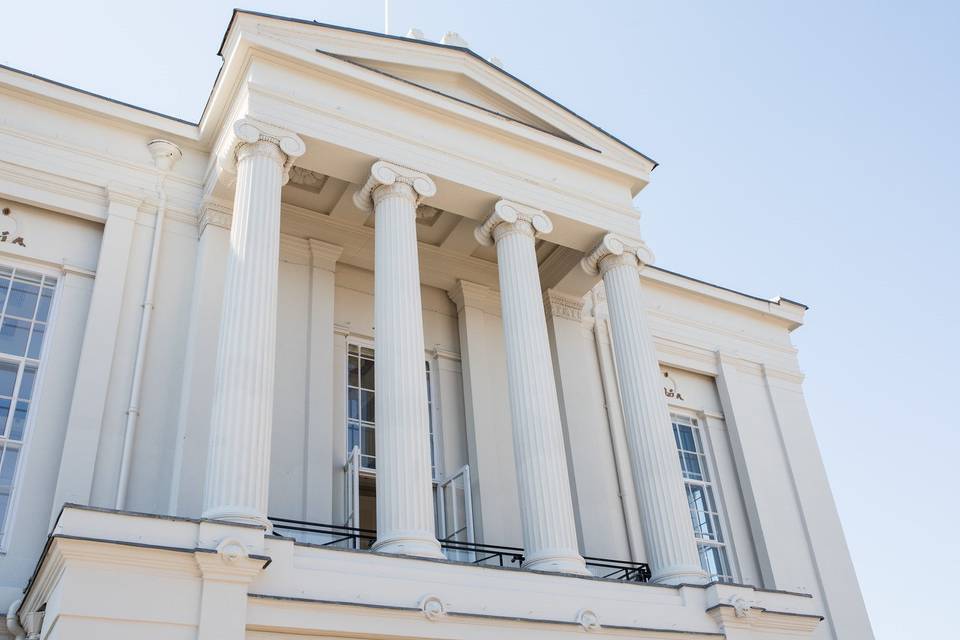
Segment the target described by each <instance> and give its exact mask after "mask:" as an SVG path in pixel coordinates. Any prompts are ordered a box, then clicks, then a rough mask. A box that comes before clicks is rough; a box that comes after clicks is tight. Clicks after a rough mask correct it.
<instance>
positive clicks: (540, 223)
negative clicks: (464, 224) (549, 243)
mask: <svg viewBox="0 0 960 640" xmlns="http://www.w3.org/2000/svg"><path fill="white" fill-rule="evenodd" d="M551 231H553V222H551V221H550V218H548V217H547V214H545V213H544V212H543V211H541V210H540V209H535V208H534V207H531V206H528V205H525V204H520V203H519V202H512V201H510V200H499V201H497V204H495V205H494V206H493V213H491V214H490V217H489V218H487V219H486V220H484V222H483V224H481V225H480V226H479V227H477V228H476V229H474V231H473V235H474V237H475V238H476V239H477V242H479V243H480V244H482V245H484V246H490V245H491V244H493V243H494V242H495V241H497V240H499V239H500V238H502V237H503V236H505V235H507V234H509V233H522V234H524V235H528V236H530V237H531V238H533V237H536V236H537V235H542V234H547V233H550V232H551Z"/></svg>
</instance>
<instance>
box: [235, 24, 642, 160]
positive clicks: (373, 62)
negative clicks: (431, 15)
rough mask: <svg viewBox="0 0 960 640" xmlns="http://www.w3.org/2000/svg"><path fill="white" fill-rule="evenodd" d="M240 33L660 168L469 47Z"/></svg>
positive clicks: (306, 31)
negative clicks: (350, 66) (374, 74)
mask: <svg viewBox="0 0 960 640" xmlns="http://www.w3.org/2000/svg"><path fill="white" fill-rule="evenodd" d="M240 31H243V32H246V33H252V34H255V35H256V36H257V37H258V38H268V39H270V40H273V41H275V42H278V43H280V44H282V45H283V46H293V47H296V48H298V49H300V50H302V51H309V52H310V54H312V55H318V56H331V57H333V58H336V59H338V60H340V61H343V62H348V63H350V64H351V65H354V66H355V67H357V68H362V69H364V70H365V71H364V72H369V73H376V74H378V76H379V77H381V78H389V79H390V81H392V82H397V83H402V85H403V86H406V87H409V86H414V87H417V88H419V89H420V90H422V91H424V92H427V93H428V94H430V95H431V96H434V97H437V96H439V99H440V100H452V101H454V102H455V103H458V104H459V105H469V106H470V107H471V108H473V109H476V110H477V113H478V114H481V117H494V118H498V119H502V120H507V121H510V122H513V123H518V124H520V125H523V126H524V127H529V128H530V129H533V130H536V131H537V132H540V133H538V134H536V135H540V134H547V135H549V136H552V137H553V138H555V139H558V140H563V141H565V142H566V143H572V144H575V145H577V146H579V147H581V148H587V149H591V150H593V151H597V152H599V153H601V154H602V155H603V156H605V157H607V158H609V159H610V160H613V161H616V162H621V163H623V162H626V163H628V164H629V165H633V166H636V167H637V168H638V169H640V170H641V171H642V172H649V171H650V170H652V169H653V168H654V167H655V166H656V162H654V161H653V160H652V159H650V158H649V157H647V156H645V155H644V154H643V153H641V152H639V151H637V150H636V149H634V148H632V147H630V146H629V145H627V144H626V143H624V142H623V141H621V140H619V139H617V138H616V137H614V136H612V135H611V134H609V133H607V132H606V131H604V130H603V129H601V128H599V127H597V126H596V125H594V124H592V123H591V122H589V121H587V120H586V119H584V118H582V117H581V116H579V115H577V114H575V113H573V112H572V111H570V110H569V109H567V108H566V107H564V106H563V105H561V104H559V103H557V102H556V101H554V100H551V99H550V98H549V97H547V96H545V95H544V94H542V93H540V92H538V91H537V90H536V89H534V88H533V87H531V86H530V85H528V84H526V83H524V82H523V81H521V80H519V79H518V78H516V77H514V76H512V75H511V74H510V73H509V72H508V71H506V70H504V69H502V68H501V67H499V66H498V65H495V64H493V63H491V62H488V61H487V60H484V59H483V58H482V57H480V56H479V55H477V54H476V53H474V52H473V51H471V50H470V49H467V48H464V47H459V46H451V45H446V44H442V43H437V42H433V41H429V40H421V39H416V38H406V37H397V36H391V35H385V34H381V33H375V32H369V31H362V30H357V29H350V28H346V27H339V26H336V25H328V24H322V23H319V22H314V21H308V20H297V19H291V18H285V17H282V16H273V15H266V14H259V13H253V12H245V11H239V10H238V11H236V12H235V13H234V18H233V20H232V21H231V26H230V28H229V29H228V31H227V34H226V36H225V38H224V43H225V44H226V43H227V42H228V41H229V39H230V37H231V34H233V33H236V32H240ZM561 144H562V143H561Z"/></svg>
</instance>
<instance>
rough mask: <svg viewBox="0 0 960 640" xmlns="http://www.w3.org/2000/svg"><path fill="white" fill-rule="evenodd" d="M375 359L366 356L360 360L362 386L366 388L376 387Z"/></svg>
mask: <svg viewBox="0 0 960 640" xmlns="http://www.w3.org/2000/svg"><path fill="white" fill-rule="evenodd" d="M373 384H374V373H373V360H367V359H366V358H364V359H363V360H361V361H360V386H361V387H363V388H364V389H371V390H372V389H374V388H375V387H374V386H373Z"/></svg>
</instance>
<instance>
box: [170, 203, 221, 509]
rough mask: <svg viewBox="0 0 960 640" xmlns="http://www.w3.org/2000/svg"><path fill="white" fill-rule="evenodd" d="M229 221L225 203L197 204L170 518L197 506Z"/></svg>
mask: <svg viewBox="0 0 960 640" xmlns="http://www.w3.org/2000/svg"><path fill="white" fill-rule="evenodd" d="M232 217H233V215H232V209H231V208H230V207H229V206H228V205H227V204H226V203H222V202H217V201H207V202H205V203H203V205H201V209H200V215H199V218H198V221H197V227H198V233H199V241H198V245H197V260H196V266H195V267H194V276H193V292H192V293H191V296H190V311H189V313H190V331H189V333H188V334H187V345H186V351H185V357H184V367H183V380H182V383H181V387H180V409H179V411H178V413H177V437H176V442H175V445H174V446H175V449H174V460H173V468H172V473H171V476H172V479H171V487H170V498H169V505H168V510H169V513H171V514H174V515H184V516H194V517H195V516H198V515H200V510H201V507H202V504H201V502H202V498H203V477H204V469H205V467H206V460H207V449H208V445H209V440H210V411H211V408H212V399H213V385H214V377H215V376H216V361H217V343H218V341H219V338H220V316H221V313H222V308H223V289H224V281H225V279H226V273H227V259H228V256H229V255H230V221H231V219H232Z"/></svg>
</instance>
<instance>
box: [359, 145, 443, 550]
mask: <svg viewBox="0 0 960 640" xmlns="http://www.w3.org/2000/svg"><path fill="white" fill-rule="evenodd" d="M436 191H437V187H436V185H435V184H434V183H433V180H431V179H430V177H429V176H427V175H425V174H423V173H420V172H418V171H413V170H411V169H407V168H404V167H400V166H397V165H395V164H391V163H389V162H384V161H382V160H381V161H379V162H375V163H374V165H373V167H372V168H371V170H370V177H369V178H368V179H367V182H366V184H365V185H364V186H363V188H362V189H360V190H359V191H358V192H357V193H356V194H355V195H354V203H355V204H356V205H357V206H358V207H360V208H361V209H365V210H370V209H373V211H374V215H375V217H376V224H375V232H374V242H375V246H374V252H375V258H374V296H373V299H374V309H373V322H374V331H375V334H376V335H375V342H374V347H375V349H376V368H375V369H374V386H375V387H376V396H377V408H376V422H377V428H376V432H375V433H376V446H377V541H376V542H375V543H374V545H373V549H374V550H376V551H383V552H385V553H401V554H405V555H413V556H423V557H429V558H442V557H443V553H442V552H441V551H440V543H439V542H437V538H436V534H435V524H434V517H433V488H432V478H431V470H430V426H429V422H428V420H429V416H428V414H427V380H426V370H425V364H424V363H425V354H424V343H423V306H422V304H421V302H420V263H419V261H418V259H417V229H416V219H417V204H418V202H419V200H420V198H421V197H429V196H432V195H433V194H434V193H436Z"/></svg>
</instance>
